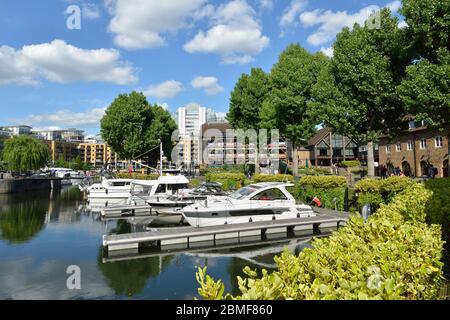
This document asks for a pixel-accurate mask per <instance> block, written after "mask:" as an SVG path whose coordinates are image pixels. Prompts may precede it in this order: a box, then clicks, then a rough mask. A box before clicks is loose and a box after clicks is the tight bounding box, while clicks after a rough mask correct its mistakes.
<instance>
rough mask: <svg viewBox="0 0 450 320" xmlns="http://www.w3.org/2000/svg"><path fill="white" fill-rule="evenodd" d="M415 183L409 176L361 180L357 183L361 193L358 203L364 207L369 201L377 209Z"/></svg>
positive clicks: (357, 189) (357, 190) (356, 187)
mask: <svg viewBox="0 0 450 320" xmlns="http://www.w3.org/2000/svg"><path fill="white" fill-rule="evenodd" d="M414 183H415V182H414V181H413V180H411V179H410V178H408V177H389V178H387V179H383V180H379V179H363V180H360V181H359V182H358V183H356V185H355V191H356V192H357V193H358V194H359V196H358V205H359V206H360V207H362V206H363V205H364V204H366V203H369V204H370V205H371V206H372V208H373V209H374V210H376V209H378V208H379V207H380V205H381V204H383V203H388V202H389V201H390V200H391V199H392V198H393V197H394V196H395V195H396V194H398V193H399V192H401V191H403V190H405V189H406V188H408V187H410V186H411V185H413V184H414Z"/></svg>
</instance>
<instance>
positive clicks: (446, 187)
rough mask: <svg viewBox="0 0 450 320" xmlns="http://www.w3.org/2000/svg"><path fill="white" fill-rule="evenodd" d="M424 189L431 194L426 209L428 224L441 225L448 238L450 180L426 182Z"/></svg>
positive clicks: (449, 224) (449, 225) (449, 226)
mask: <svg viewBox="0 0 450 320" xmlns="http://www.w3.org/2000/svg"><path fill="white" fill-rule="evenodd" d="M425 187H426V188H427V189H428V190H430V191H432V192H433V196H432V197H431V199H430V201H429V202H428V207H427V213H428V215H427V219H428V222H429V223H437V224H441V225H442V226H444V228H445V232H446V233H447V236H450V234H449V233H450V178H441V179H432V180H428V181H426V182H425Z"/></svg>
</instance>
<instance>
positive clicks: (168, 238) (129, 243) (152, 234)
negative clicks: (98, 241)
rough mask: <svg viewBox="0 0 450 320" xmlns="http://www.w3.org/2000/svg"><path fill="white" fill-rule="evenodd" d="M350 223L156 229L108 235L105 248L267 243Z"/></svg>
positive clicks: (341, 218)
mask: <svg viewBox="0 0 450 320" xmlns="http://www.w3.org/2000/svg"><path fill="white" fill-rule="evenodd" d="M330 211H331V210H330ZM347 219H348V215H343V214H319V215H318V216H315V217H309V218H302V219H300V218H299V219H290V220H275V221H262V222H253V223H241V224H228V225H223V226H210V227H203V228H196V227H182V228H166V229H155V230H153V231H148V232H139V233H132V234H121V235H105V236H103V246H104V247H107V248H108V250H109V251H113V250H127V249H137V248H138V247H139V244H143V243H148V242H156V243H157V245H159V246H161V247H164V246H168V245H174V244H180V243H185V244H187V246H188V247H189V245H190V244H192V243H194V242H204V241H212V242H213V244H214V245H215V243H216V241H218V240H222V239H229V238H238V239H242V238H245V237H249V236H261V238H262V239H264V237H265V236H266V235H267V234H274V233H276V234H280V235H281V234H283V235H284V236H286V237H287V236H288V234H289V233H293V232H295V231H298V230H305V229H310V230H311V231H315V232H317V231H319V228H320V226H321V225H325V226H327V227H331V226H335V227H336V228H339V227H340V226H341V224H343V223H345V222H346V221H347Z"/></svg>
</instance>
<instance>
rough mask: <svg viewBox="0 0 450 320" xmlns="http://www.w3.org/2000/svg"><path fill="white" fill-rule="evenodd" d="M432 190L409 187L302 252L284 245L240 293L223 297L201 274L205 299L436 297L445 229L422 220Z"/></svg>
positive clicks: (218, 286) (242, 282) (220, 285)
mask: <svg viewBox="0 0 450 320" xmlns="http://www.w3.org/2000/svg"><path fill="white" fill-rule="evenodd" d="M430 197H431V192H430V191H428V190H426V189H425V187H424V186H423V185H422V184H416V185H412V186H410V187H409V188H408V189H407V190H405V191H404V192H402V193H401V194H399V195H398V196H396V197H395V198H394V199H393V201H392V202H391V203H390V204H389V205H382V206H381V208H380V210H378V211H377V213H376V214H375V215H373V216H371V217H370V218H369V219H368V221H366V222H365V221H364V220H363V219H362V218H360V217H357V216H354V217H352V218H351V219H350V220H349V222H348V226H347V227H345V228H341V229H340V230H339V231H337V232H335V233H334V234H333V235H332V236H330V237H328V238H318V239H314V240H313V242H312V245H313V248H311V249H309V248H307V249H304V250H303V251H302V252H301V253H300V254H299V255H298V256H295V255H293V254H291V253H289V252H288V251H285V252H284V253H283V254H282V255H281V257H276V258H275V261H276V263H277V265H278V270H277V271H274V272H272V273H269V272H268V271H267V270H263V271H262V275H261V276H260V278H259V275H258V274H257V273H256V272H255V271H252V270H250V269H249V268H248V267H246V268H245V269H244V272H245V274H247V276H248V278H246V279H242V278H240V277H238V283H239V289H240V291H241V293H242V294H241V295H239V296H236V297H233V296H231V295H229V294H227V295H225V296H224V295H223V293H224V285H223V283H222V282H221V281H220V280H219V281H217V282H216V281H214V280H213V279H212V278H211V277H210V276H208V275H206V268H204V269H201V268H199V271H198V273H197V281H198V282H199V284H200V288H199V289H198V292H199V294H200V296H202V297H203V298H205V299H268V300H272V299H436V298H438V293H439V292H438V291H439V290H438V289H439V287H440V284H441V282H442V279H443V277H442V265H443V264H442V262H441V261H440V260H441V255H442V246H443V241H442V240H441V231H440V227H439V226H437V225H431V226H429V225H427V224H426V223H425V217H426V213H425V209H426V204H427V202H428V201H429V199H430Z"/></svg>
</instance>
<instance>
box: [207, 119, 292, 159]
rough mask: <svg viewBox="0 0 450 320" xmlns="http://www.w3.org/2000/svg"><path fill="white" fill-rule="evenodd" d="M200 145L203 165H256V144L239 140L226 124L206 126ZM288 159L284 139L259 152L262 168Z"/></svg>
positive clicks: (267, 145) (269, 144) (268, 145)
mask: <svg viewBox="0 0 450 320" xmlns="http://www.w3.org/2000/svg"><path fill="white" fill-rule="evenodd" d="M199 144H200V145H201V163H202V164H203V165H223V164H245V163H255V155H256V143H254V142H253V141H248V140H247V141H244V140H243V139H242V138H238V137H237V135H236V134H235V132H233V130H232V128H231V126H230V125H229V124H228V123H226V122H218V123H206V124H204V125H203V126H202V135H201V138H200V142H199ZM286 159H287V142H286V140H285V139H283V138H281V139H279V141H278V143H274V144H271V143H267V144H266V145H265V146H264V147H263V148H262V149H261V150H259V157H258V161H259V163H260V165H262V166H270V165H271V164H273V163H274V161H281V160H282V161H286Z"/></svg>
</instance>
